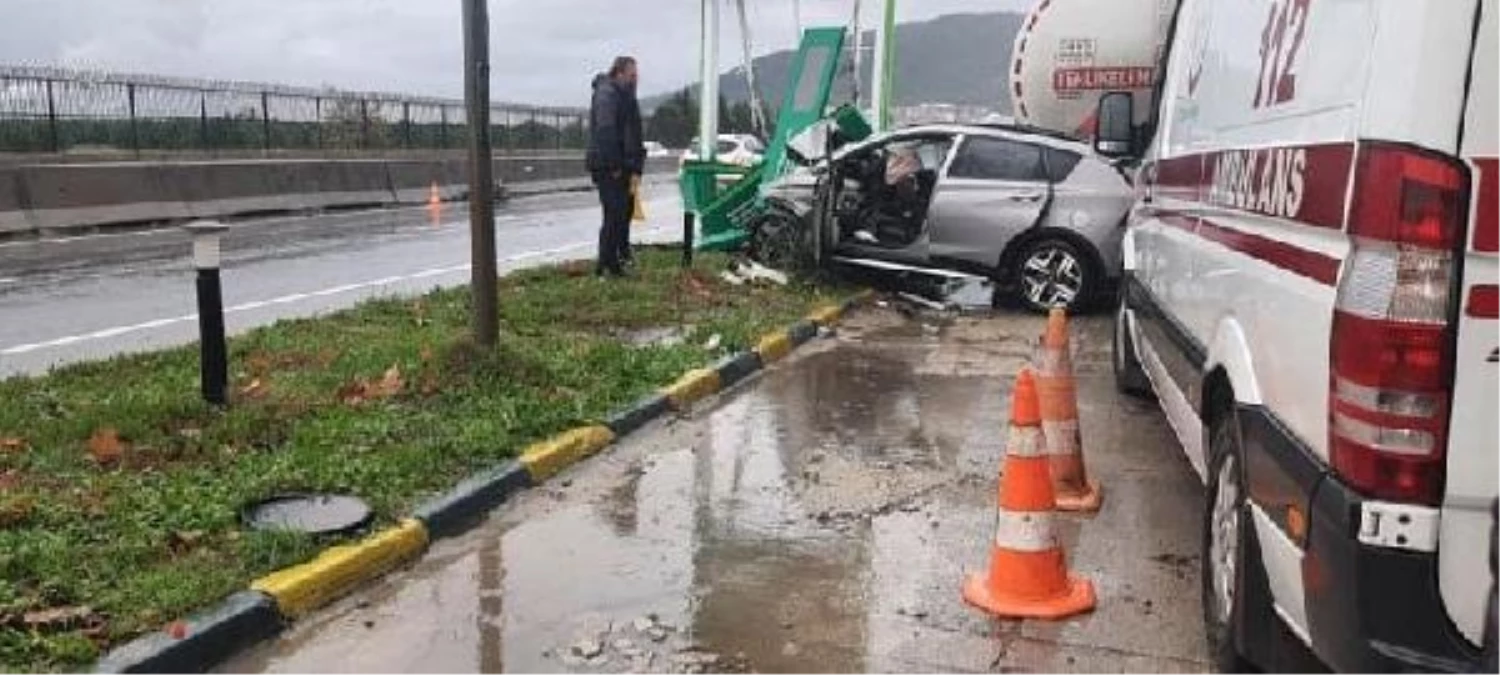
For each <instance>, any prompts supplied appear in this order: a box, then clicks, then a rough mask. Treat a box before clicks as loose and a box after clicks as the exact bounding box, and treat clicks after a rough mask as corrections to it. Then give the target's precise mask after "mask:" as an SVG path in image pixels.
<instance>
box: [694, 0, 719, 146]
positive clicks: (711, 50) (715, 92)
mask: <svg viewBox="0 0 1500 675" xmlns="http://www.w3.org/2000/svg"><path fill="white" fill-rule="evenodd" d="M702 18H703V43H702V46H701V48H700V49H699V57H698V81H699V84H698V98H699V101H698V157H699V158H700V159H702V160H703V161H705V162H707V161H712V160H713V158H714V151H715V150H716V149H717V148H718V138H719V1H718V0H703V17H702Z"/></svg>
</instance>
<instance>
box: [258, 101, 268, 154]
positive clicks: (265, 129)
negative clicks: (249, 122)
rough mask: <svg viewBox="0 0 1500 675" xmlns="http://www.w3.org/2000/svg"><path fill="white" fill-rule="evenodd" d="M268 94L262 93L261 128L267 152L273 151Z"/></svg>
mask: <svg viewBox="0 0 1500 675" xmlns="http://www.w3.org/2000/svg"><path fill="white" fill-rule="evenodd" d="M270 98H271V97H270V95H269V94H267V93H266V92H261V93H260V126H261V131H262V133H261V136H262V138H264V140H265V146H266V152H270V151H271V101H270Z"/></svg>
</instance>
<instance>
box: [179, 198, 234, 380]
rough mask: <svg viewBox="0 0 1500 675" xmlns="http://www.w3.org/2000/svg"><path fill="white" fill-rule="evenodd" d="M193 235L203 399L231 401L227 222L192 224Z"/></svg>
mask: <svg viewBox="0 0 1500 675" xmlns="http://www.w3.org/2000/svg"><path fill="white" fill-rule="evenodd" d="M186 229H187V230H188V232H189V233H190V234H191V235H192V237H193V267H195V268H196V269H197V270H198V279H197V287H198V342H199V350H198V367H199V385H200V389H201V391H202V394H203V400H204V401H207V402H208V403H211V404H213V405H224V404H225V403H228V402H229V398H228V396H227V395H226V394H225V387H226V385H227V384H228V382H229V347H228V345H227V344H226V342H225V338H224V294H223V290H222V287H221V285H220V283H219V264H220V262H219V261H220V255H219V238H220V237H221V236H222V235H223V233H224V231H225V230H227V229H229V227H228V226H227V225H224V224H222V223H217V222H212V221H204V220H200V221H195V222H192V223H188V225H187V226H186Z"/></svg>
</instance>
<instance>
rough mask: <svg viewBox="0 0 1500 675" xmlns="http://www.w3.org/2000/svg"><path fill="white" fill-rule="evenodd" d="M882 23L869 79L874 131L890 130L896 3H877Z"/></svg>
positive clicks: (893, 80)
mask: <svg viewBox="0 0 1500 675" xmlns="http://www.w3.org/2000/svg"><path fill="white" fill-rule="evenodd" d="M880 5H881V21H880V25H879V27H878V28H876V30H875V68H874V70H873V73H872V76H871V77H870V106H871V107H872V108H874V109H875V131H877V132H880V131H886V130H889V129H890V128H891V89H892V88H893V85H894V84H895V81H896V0H880Z"/></svg>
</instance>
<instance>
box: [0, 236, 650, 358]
mask: <svg viewBox="0 0 1500 675" xmlns="http://www.w3.org/2000/svg"><path fill="white" fill-rule="evenodd" d="M665 229H668V228H661V227H656V228H649V229H647V230H646V232H644V233H643V234H655V233H657V232H659V231H662V230H665ZM594 245H595V242H591V241H581V242H575V243H572V244H567V245H564V246H557V247H554V248H549V249H543V250H540V251H528V252H526V253H518V254H516V255H512V256H509V257H507V258H503V259H501V262H520V261H523V260H530V259H532V258H545V257H549V256H555V255H559V254H562V253H567V252H569V251H574V250H577V249H580V248H587V247H589V246H594ZM468 270H469V264H468V263H462V264H457V265H447V266H443V267H433V268H429V269H425V270H418V271H416V272H411V273H409V274H399V275H392V276H387V277H381V278H379V279H371V280H369V281H360V282H356V283H352V284H341V285H338V286H333V287H330V288H324V289H320V290H316V291H307V292H303V293H289V294H287V295H282V296H278V297H275V298H269V299H266V300H253V301H250V302H243V303H240V304H237V305H231V306H229V307H225V308H224V313H225V314H236V313H240V312H249V311H253V310H257V309H262V308H265V307H272V306H276V305H289V304H293V303H297V302H302V301H304V300H310V299H312V298H322V297H328V296H332V295H340V294H343V293H349V292H351V291H357V290H361V289H366V288H373V287H377V286H385V285H389V284H396V283H400V282H403V281H414V280H417V279H428V278H431V277H438V276H443V275H447V274H455V273H458V272H467V271H468ZM197 320H198V314H197V313H193V314H183V315H181V316H173V317H167V318H162V319H153V320H151V321H143V322H141V323H134V324H129V325H125V326H112V327H110V328H103V329H100V330H96V331H92V332H88V333H79V334H76V335H66V336H63V337H59V338H54V339H51V340H45V341H42V342H32V343H28V344H20V345H14V346H11V347H6V348H4V349H0V356H15V355H17V354H26V353H28V352H34V351H39V350H43V349H55V348H57V347H65V346H68V345H72V344H77V343H80V342H89V341H93V340H104V339H108V338H113V337H118V336H121V335H125V334H128V333H138V332H141V331H147V330H154V329H157V328H164V327H166V326H171V325H174V324H180V323H189V322H193V321H197Z"/></svg>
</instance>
